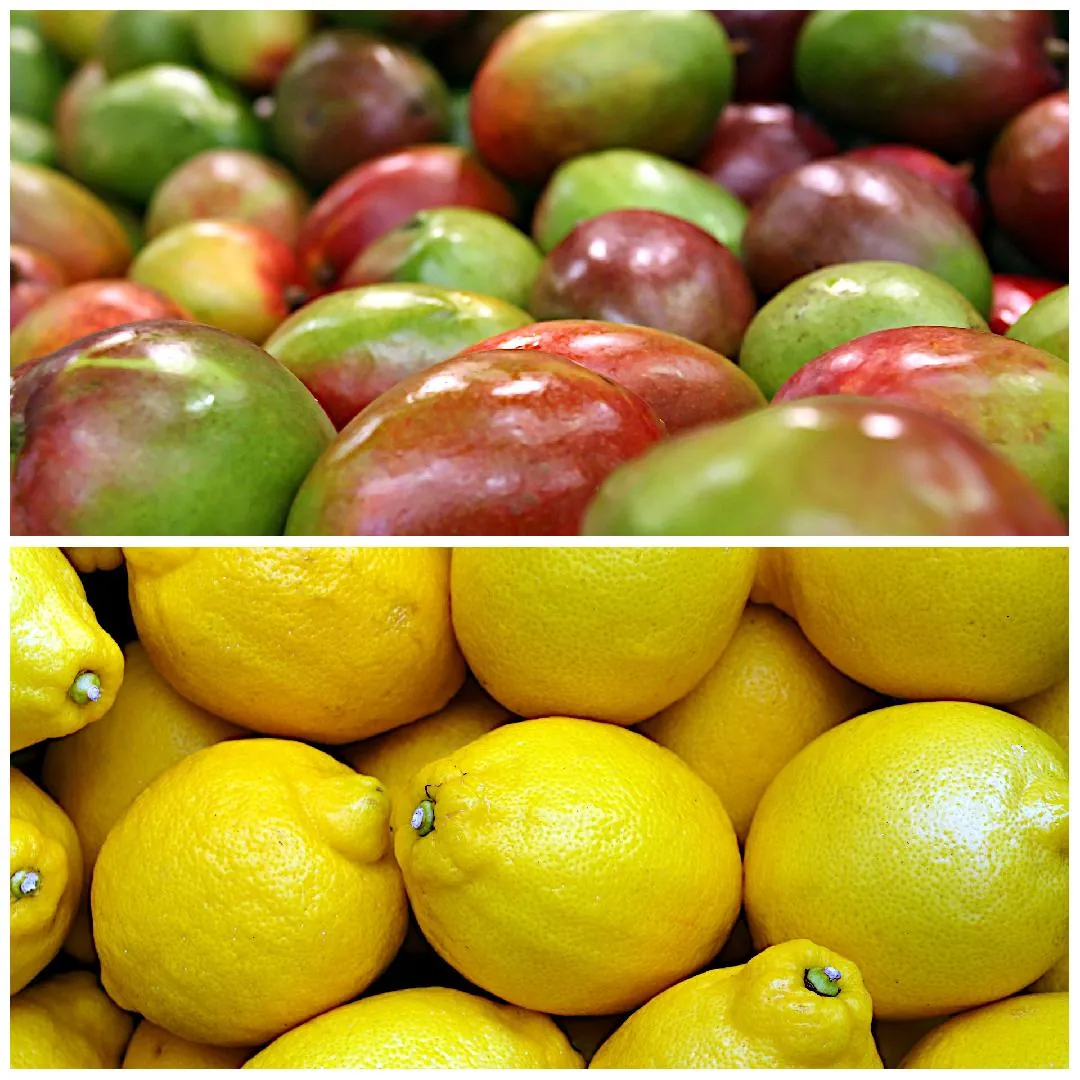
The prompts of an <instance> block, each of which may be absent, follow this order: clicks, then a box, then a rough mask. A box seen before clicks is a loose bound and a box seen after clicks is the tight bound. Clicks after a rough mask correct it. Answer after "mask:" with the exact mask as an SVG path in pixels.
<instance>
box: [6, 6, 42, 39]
mask: <svg viewBox="0 0 1080 1080" xmlns="http://www.w3.org/2000/svg"><path fill="white" fill-rule="evenodd" d="M10 15H11V18H10V23H11V28H12V30H14V29H15V27H16V26H25V27H26V28H27V29H28V30H33V31H34V32H35V33H38V34H40V33H41V21H40V20H39V19H38V17H37V12H36V11H12V12H11V13H10Z"/></svg>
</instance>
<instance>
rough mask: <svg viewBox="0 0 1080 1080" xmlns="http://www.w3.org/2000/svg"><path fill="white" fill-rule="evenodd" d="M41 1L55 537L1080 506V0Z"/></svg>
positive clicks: (881, 531) (26, 305) (42, 182)
mask: <svg viewBox="0 0 1080 1080" xmlns="http://www.w3.org/2000/svg"><path fill="white" fill-rule="evenodd" d="M11 18H12V23H11V72H12V76H11V109H12V115H11V155H12V159H13V161H12V168H11V269H12V274H11V366H12V395H11V423H12V432H13V438H12V474H11V475H12V480H11V492H12V496H11V513H12V523H13V530H14V531H15V532H16V533H17V534H20V535H30V536H39V537H61V536H84V537H108V536H131V535H134V536H146V535H155V536H170V535H172V536H192V535H203V536H244V535H255V536H280V535H303V536H320V535H327V536H373V535H419V536H432V537H434V536H446V537H451V536H467V535H579V534H586V535H606V536H617V535H647V536H654V535H655V536H671V535H705V536H760V535H766V536H768V535H777V536H799V535H809V534H816V535H976V534H978V535H1062V534H1064V533H1065V532H1067V525H1066V517H1067V511H1068V263H1069V251H1068V232H1069V230H1068V192H1069V183H1068V142H1069V136H1068V112H1069V106H1068V89H1067V86H1066V71H1067V51H1068V40H1067V39H1068V16H1067V12H1051V11H887V10H872V11H816V12H805V11H799V12H796V11H718V12H709V11H593V12H577V11H562V12H469V11H443V12H437V11H427V12H394V11H367V12H357V11H353V12H348V11H342V12H309V11H277V10H275V11H255V10H250V11H200V12H188V11H167V10H154V11H129V10H125V11H63V12H60V11H39V12H29V11H22V12H14V13H13V14H12V16H11Z"/></svg>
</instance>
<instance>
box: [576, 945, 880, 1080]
mask: <svg viewBox="0 0 1080 1080" xmlns="http://www.w3.org/2000/svg"><path fill="white" fill-rule="evenodd" d="M872 1013H873V1006H872V1005H871V1003H870V995H869V994H868V993H867V992H866V988H865V987H864V986H863V983H862V977H861V976H860V975H859V969H858V968H857V967H856V966H855V965H854V964H853V963H851V961H850V960H845V959H844V958H843V957H842V956H838V955H837V954H836V953H834V952H830V951H829V950H828V949H823V948H821V947H820V946H819V945H815V944H814V943H813V942H811V941H789V942H786V943H785V944H783V945H775V946H773V947H772V948H771V949H766V950H765V951H764V952H761V953H758V955H757V956H755V957H754V958H753V959H752V960H751V961H750V962H749V963H747V964H745V965H743V966H741V967H731V968H720V969H719V970H716V971H706V972H705V973H704V974H703V975H697V976H695V977H694V978H692V979H687V980H686V981H685V982H681V983H679V984H678V985H677V986H673V987H672V988H671V989H670V990H665V991H664V992H663V993H662V994H659V995H657V996H656V997H654V998H653V999H652V1001H650V1002H649V1003H648V1004H646V1005H644V1006H643V1007H642V1008H640V1009H638V1011H637V1012H636V1013H634V1015H633V1016H631V1017H630V1019H629V1020H627V1021H626V1023H625V1024H623V1025H622V1027H620V1028H619V1030H618V1031H616V1032H615V1034H614V1035H612V1036H611V1038H610V1039H608V1041H607V1042H606V1043H604V1045H603V1046H601V1047H600V1049H599V1050H598V1051H597V1053H596V1056H595V1057H594V1058H593V1060H592V1064H591V1065H590V1068H593V1069H845V1068H846V1069H880V1068H881V1059H880V1058H879V1057H878V1054H877V1050H876V1048H875V1046H874V1040H873V1037H872V1036H871V1034H870V1020H871V1017H872Z"/></svg>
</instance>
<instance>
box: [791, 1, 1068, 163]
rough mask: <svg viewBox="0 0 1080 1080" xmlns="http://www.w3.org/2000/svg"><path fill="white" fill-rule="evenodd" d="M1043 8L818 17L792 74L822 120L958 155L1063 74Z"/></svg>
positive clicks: (808, 26)
mask: <svg viewBox="0 0 1080 1080" xmlns="http://www.w3.org/2000/svg"><path fill="white" fill-rule="evenodd" d="M1053 36H1054V24H1053V19H1052V16H1051V14H1050V12H1047V11H815V12H814V13H813V14H812V15H811V16H810V18H809V19H807V21H806V23H805V24H804V25H803V29H802V33H801V35H800V37H799V42H798V45H797V48H796V53H795V76H796V81H797V82H798V85H799V88H800V90H801V91H802V93H803V94H804V95H805V97H806V99H807V101H808V102H809V103H810V105H811V106H812V107H813V109H814V111H815V112H816V113H818V114H819V115H820V116H821V117H823V118H824V119H825V120H827V121H830V120H831V121H835V122H838V123H842V124H847V125H849V126H851V127H854V128H856V129H858V130H861V131H864V132H867V133H868V134H871V135H876V136H878V141H883V140H894V141H896V142H912V143H915V144H916V145H918V146H924V147H927V148H928V149H931V150H935V151H937V152H938V153H942V154H944V155H945V156H946V157H953V158H961V157H964V156H965V155H967V154H971V153H973V152H975V151H977V150H979V149H980V148H982V147H983V146H984V145H985V144H986V143H987V142H989V140H990V139H992V138H993V137H994V136H995V135H996V134H997V133H998V132H999V131H1000V130H1001V129H1002V127H1004V126H1005V123H1006V122H1007V121H1008V120H1009V119H1010V118H1011V117H1013V116H1015V115H1016V114H1017V113H1018V112H1020V110H1021V109H1023V108H1024V107H1025V106H1026V105H1029V104H1030V103H1031V102H1033V101H1035V100H1037V99H1038V98H1040V97H1043V96H1044V95H1045V94H1048V93H1050V92H1051V91H1052V90H1056V89H1057V88H1058V86H1060V84H1061V76H1060V75H1059V74H1058V72H1057V69H1056V68H1055V67H1054V64H1053V62H1052V61H1051V59H1050V57H1049V55H1048V54H1047V51H1046V48H1045V44H1046V40H1047V39H1048V38H1051V37H1053Z"/></svg>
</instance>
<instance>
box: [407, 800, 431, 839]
mask: <svg viewBox="0 0 1080 1080" xmlns="http://www.w3.org/2000/svg"><path fill="white" fill-rule="evenodd" d="M409 824H410V825H411V826H412V827H413V828H414V829H415V830H416V833H417V835H418V836H427V834H428V833H429V832H431V830H432V829H434V828H435V804H434V803H433V802H432V801H431V800H430V799H422V800H421V802H420V805H419V806H418V807H417V808H416V809H415V810H414V811H413V816H412V819H411V820H410V822H409Z"/></svg>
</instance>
